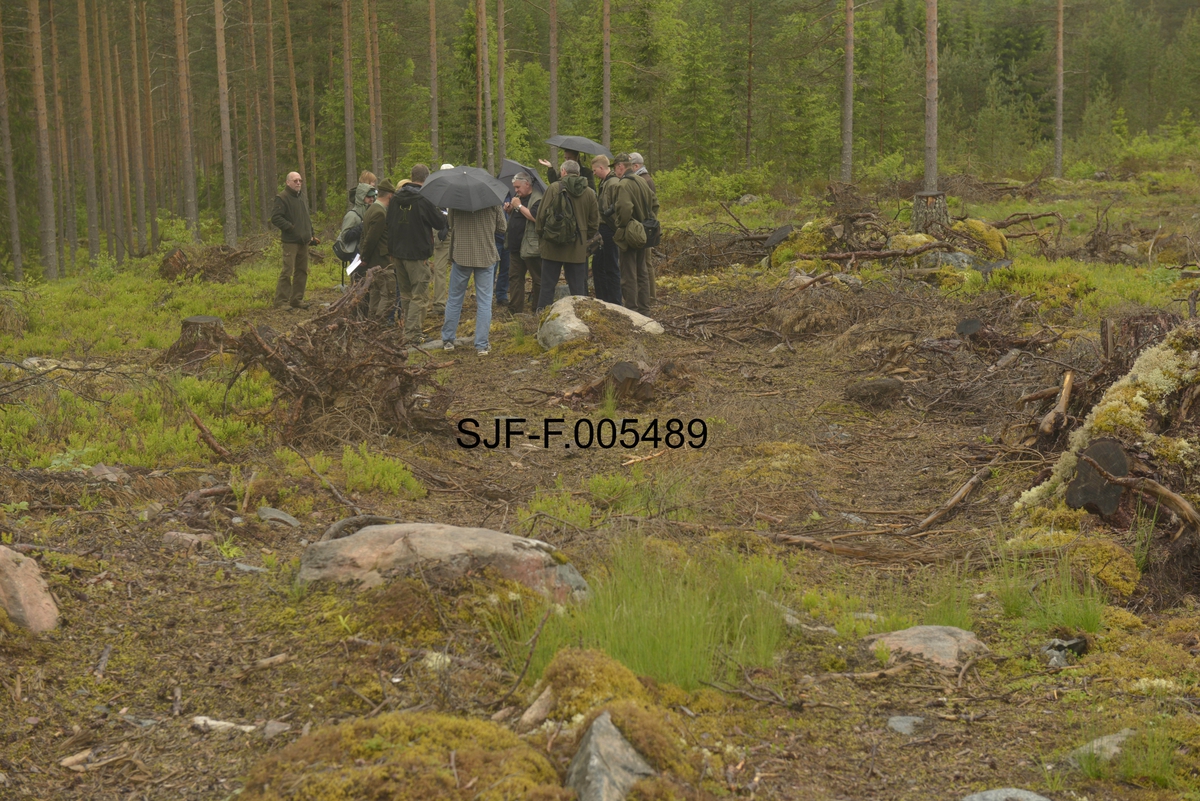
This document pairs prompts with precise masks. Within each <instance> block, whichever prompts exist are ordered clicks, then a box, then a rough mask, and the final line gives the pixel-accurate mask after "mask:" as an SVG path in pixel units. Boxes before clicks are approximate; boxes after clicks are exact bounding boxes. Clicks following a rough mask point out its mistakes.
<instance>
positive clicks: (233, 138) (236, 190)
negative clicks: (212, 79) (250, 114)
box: [229, 86, 245, 238]
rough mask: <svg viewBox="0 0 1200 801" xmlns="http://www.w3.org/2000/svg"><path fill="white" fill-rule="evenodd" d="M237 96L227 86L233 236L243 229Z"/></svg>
mask: <svg viewBox="0 0 1200 801" xmlns="http://www.w3.org/2000/svg"><path fill="white" fill-rule="evenodd" d="M238 124H239V123H238V97H237V90H236V89H234V88H233V87H232V86H231V87H229V131H230V136H229V139H230V152H231V153H232V154H233V225H234V233H235V238H236V237H240V236H241V235H242V232H243V231H244V230H245V228H244V226H243V225H242V186H241V184H242V182H241V179H240V178H239V177H238V165H239V164H240V163H241V160H242V147H241V143H240V142H238Z"/></svg>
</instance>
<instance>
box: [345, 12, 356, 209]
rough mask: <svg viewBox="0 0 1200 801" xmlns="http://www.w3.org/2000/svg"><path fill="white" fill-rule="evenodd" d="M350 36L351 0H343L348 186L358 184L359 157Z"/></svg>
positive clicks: (351, 186)
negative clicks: (356, 145)
mask: <svg viewBox="0 0 1200 801" xmlns="http://www.w3.org/2000/svg"><path fill="white" fill-rule="evenodd" d="M352 45H353V41H352V40H351V37H350V0H342V98H343V109H342V116H343V118H344V124H345V129H344V131H345V132H344V137H345V140H346V186H347V187H348V188H350V189H353V188H354V187H356V186H357V185H358V157H357V155H356V154H355V147H354V56H353V52H352V49H351V46H352Z"/></svg>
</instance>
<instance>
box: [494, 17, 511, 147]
mask: <svg viewBox="0 0 1200 801" xmlns="http://www.w3.org/2000/svg"><path fill="white" fill-rule="evenodd" d="M504 105H505V103H504V0H496V134H497V138H498V140H499V152H500V162H501V163H504V159H506V158H508V136H507V135H506V133H505V128H506V127H507V125H508V114H507V113H506V111H507V110H506V109H505V107H504Z"/></svg>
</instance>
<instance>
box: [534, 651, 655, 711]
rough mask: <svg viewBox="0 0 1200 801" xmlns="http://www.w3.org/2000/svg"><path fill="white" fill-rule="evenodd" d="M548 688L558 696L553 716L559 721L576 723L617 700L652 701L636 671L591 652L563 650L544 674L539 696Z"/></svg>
mask: <svg viewBox="0 0 1200 801" xmlns="http://www.w3.org/2000/svg"><path fill="white" fill-rule="evenodd" d="M547 686H549V687H550V688H551V689H552V690H553V693H554V710H553V711H552V712H551V713H550V717H552V718H554V719H555V720H572V719H573V718H574V717H575V716H576V715H581V716H582V715H586V714H587V713H588V712H590V711H592V710H593V709H595V708H596V707H597V706H599V705H600V704H603V703H605V702H607V701H612V700H615V699H628V700H634V701H647V700H649V699H648V696H647V694H646V688H645V687H643V686H642V683H641V682H640V681H638V678H637V676H635V675H633V671H631V670H630V669H629V668H627V667H625V666H624V665H622V664H621V663H620V662H618V661H617V660H615V659H613V658H612V657H610V656H608V655H607V654H603V653H601V652H600V651H592V650H587V649H579V648H564V649H563V650H561V651H559V652H558V653H557V654H556V655H555V656H554V659H553V660H551V662H550V664H549V665H547V666H546V670H545V672H544V673H542V681H541V683H540V684H539V685H538V687H537V690H536V691H537V693H538V694H540V693H541V692H542V690H544V689H545V688H546V687H547Z"/></svg>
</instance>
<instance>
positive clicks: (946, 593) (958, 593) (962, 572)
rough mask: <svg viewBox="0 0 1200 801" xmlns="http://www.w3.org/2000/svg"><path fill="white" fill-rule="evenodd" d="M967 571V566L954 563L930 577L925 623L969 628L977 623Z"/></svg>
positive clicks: (923, 619) (924, 616)
mask: <svg viewBox="0 0 1200 801" xmlns="http://www.w3.org/2000/svg"><path fill="white" fill-rule="evenodd" d="M966 573H967V569H966V567H965V566H963V567H959V566H957V565H953V566H951V567H949V568H948V569H946V570H941V571H938V572H936V573H934V574H933V575H932V576H931V577H930V579H929V601H928V607H927V608H926V610H925V614H924V615H923V618H922V622H923V623H925V625H927V626H954V627H955V628H959V629H968V630H969V629H970V628H971V627H972V626H974V625H975V618H974V616H973V615H972V614H971V589H970V587H969V586H968V584H967V575H966Z"/></svg>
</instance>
